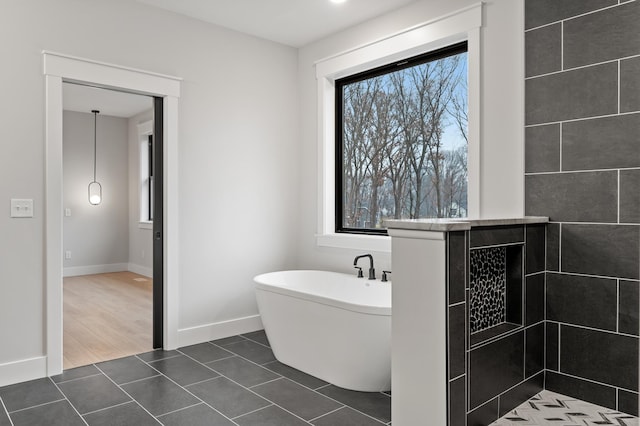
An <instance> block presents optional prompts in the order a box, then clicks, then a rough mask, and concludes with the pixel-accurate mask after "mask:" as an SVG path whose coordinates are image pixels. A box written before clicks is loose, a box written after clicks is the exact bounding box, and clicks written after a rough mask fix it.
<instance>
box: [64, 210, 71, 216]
mask: <svg viewBox="0 0 640 426" xmlns="http://www.w3.org/2000/svg"><path fill="white" fill-rule="evenodd" d="M64 215H65V216H66V217H69V216H71V209H64Z"/></svg>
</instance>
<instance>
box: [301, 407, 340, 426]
mask: <svg viewBox="0 0 640 426" xmlns="http://www.w3.org/2000/svg"><path fill="white" fill-rule="evenodd" d="M345 407H346V405H345V406H343V407H338V408H336V409H335V410H331V411H329V412H328V413H324V414H321V415H319V416H316V417H314V418H312V419H309V423H311V422H313V421H315V420H318V419H321V418H323V417H324V416H328V415H329V414H333V413H335V412H337V411H340V410H342V409H343V408H345ZM312 424H313V423H312Z"/></svg>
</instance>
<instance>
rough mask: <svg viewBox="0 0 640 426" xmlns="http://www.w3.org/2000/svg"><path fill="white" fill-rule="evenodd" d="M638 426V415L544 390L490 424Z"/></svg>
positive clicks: (513, 425) (507, 425)
mask: <svg viewBox="0 0 640 426" xmlns="http://www.w3.org/2000/svg"><path fill="white" fill-rule="evenodd" d="M518 425H531V426H553V425H558V426H592V425H593V426H595V425H617V426H638V418H637V417H633V416H630V415H628V414H624V413H621V412H619V411H616V410H611V409H609V408H604V407H600V406H598V405H595V404H590V403H588V402H584V401H580V400H579V399H575V398H570V397H568V396H565V395H561V394H559V393H554V392H550V391H547V390H544V391H542V392H540V393H539V394H538V395H536V396H534V397H533V398H531V399H530V400H529V401H527V402H525V403H524V404H521V405H520V406H518V407H517V408H516V409H515V410H513V411H511V412H510V413H508V414H507V415H506V416H504V417H502V418H501V419H499V420H498V421H496V422H494V423H491V426H518Z"/></svg>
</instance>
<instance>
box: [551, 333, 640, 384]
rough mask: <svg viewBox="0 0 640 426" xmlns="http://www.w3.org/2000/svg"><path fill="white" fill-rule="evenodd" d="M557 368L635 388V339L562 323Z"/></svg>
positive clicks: (577, 375) (636, 355) (636, 353)
mask: <svg viewBox="0 0 640 426" xmlns="http://www.w3.org/2000/svg"><path fill="white" fill-rule="evenodd" d="M560 371H561V372H563V373H567V374H570V375H572V376H576V377H584V378H585V379H589V380H593V381H596V382H598V383H604V384H608V385H611V386H617V387H621V388H624V389H628V390H632V391H637V390H638V338H637V337H628V336H623V335H619V334H615V333H606V332H601V331H595V330H591V329H585V328H578V327H571V326H565V325H563V326H561V327H560Z"/></svg>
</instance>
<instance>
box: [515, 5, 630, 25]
mask: <svg viewBox="0 0 640 426" xmlns="http://www.w3.org/2000/svg"><path fill="white" fill-rule="evenodd" d="M615 4H618V1H617V0H562V1H558V0H527V1H526V2H525V27H526V28H527V29H529V28H535V27H539V26H541V25H544V24H549V23H551V22H556V21H560V20H562V19H565V18H570V17H572V16H576V15H581V14H583V13H587V12H592V11H594V10H598V9H602V8H604V7H608V6H612V5H615Z"/></svg>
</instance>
